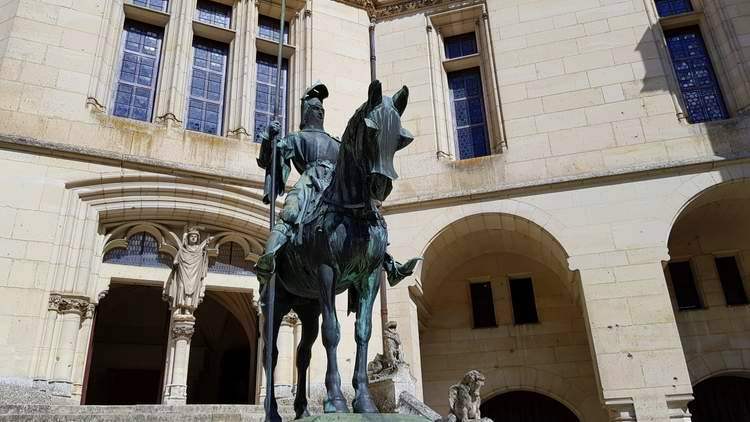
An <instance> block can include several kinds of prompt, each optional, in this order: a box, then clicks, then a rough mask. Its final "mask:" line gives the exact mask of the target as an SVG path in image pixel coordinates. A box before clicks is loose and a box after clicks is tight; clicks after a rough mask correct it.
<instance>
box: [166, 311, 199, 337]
mask: <svg viewBox="0 0 750 422" xmlns="http://www.w3.org/2000/svg"><path fill="white" fill-rule="evenodd" d="M193 333H195V317H193V316H192V315H175V316H174V322H173V324H172V336H173V337H174V338H175V340H177V339H181V338H182V339H190V337H192V336H193Z"/></svg>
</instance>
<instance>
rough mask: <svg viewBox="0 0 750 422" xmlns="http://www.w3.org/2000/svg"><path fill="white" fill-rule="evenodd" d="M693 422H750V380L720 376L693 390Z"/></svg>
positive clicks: (691, 406) (691, 409) (690, 407)
mask: <svg viewBox="0 0 750 422" xmlns="http://www.w3.org/2000/svg"><path fill="white" fill-rule="evenodd" d="M693 395H694V396H695V400H693V401H692V402H690V404H689V405H688V408H689V409H690V413H692V414H693V422H737V421H750V379H748V378H743V377H737V376H729V375H724V376H718V377H712V378H709V379H707V380H705V381H701V382H699V383H698V384H697V385H696V386H695V387H693Z"/></svg>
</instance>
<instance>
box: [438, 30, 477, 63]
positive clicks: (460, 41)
mask: <svg viewBox="0 0 750 422" xmlns="http://www.w3.org/2000/svg"><path fill="white" fill-rule="evenodd" d="M443 44H445V58H446V59H455V58H458V57H463V56H470V55H472V54H477V37H476V35H475V34H474V33H473V32H470V33H468V34H461V35H455V36H453V37H446V38H445V39H444V40H443Z"/></svg>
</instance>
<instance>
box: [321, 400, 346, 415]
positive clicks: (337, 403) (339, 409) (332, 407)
mask: <svg viewBox="0 0 750 422" xmlns="http://www.w3.org/2000/svg"><path fill="white" fill-rule="evenodd" d="M323 411H324V412H325V413H349V407H348V406H347V405H346V400H345V399H344V398H343V397H339V398H335V399H333V400H326V401H325V402H323Z"/></svg>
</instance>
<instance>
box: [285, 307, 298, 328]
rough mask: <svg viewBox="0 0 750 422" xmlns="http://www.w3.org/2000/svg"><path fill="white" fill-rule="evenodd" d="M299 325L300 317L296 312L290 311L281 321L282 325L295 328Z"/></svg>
mask: <svg viewBox="0 0 750 422" xmlns="http://www.w3.org/2000/svg"><path fill="white" fill-rule="evenodd" d="M297 324H299V317H298V316H297V314H296V313H295V312H294V311H290V312H289V313H288V314H286V315H284V318H283V319H282V320H281V325H287V326H289V327H294V326H295V325H297Z"/></svg>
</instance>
